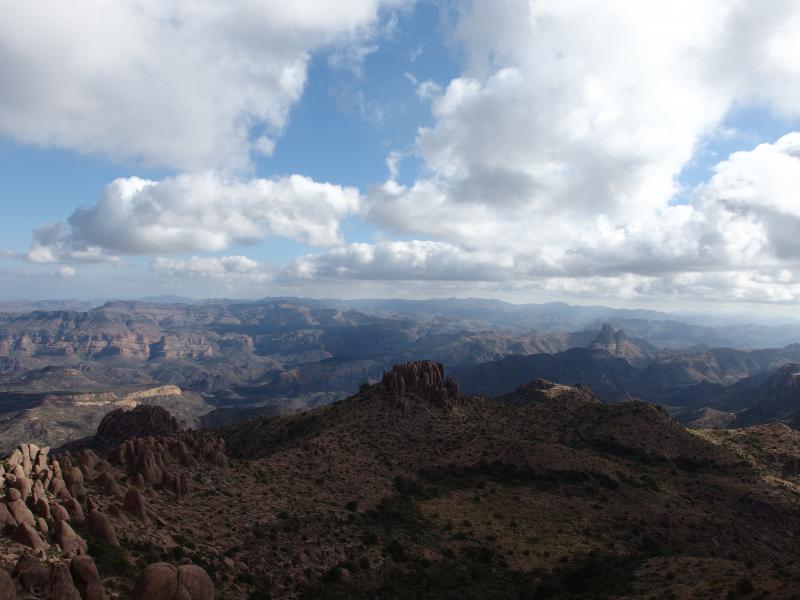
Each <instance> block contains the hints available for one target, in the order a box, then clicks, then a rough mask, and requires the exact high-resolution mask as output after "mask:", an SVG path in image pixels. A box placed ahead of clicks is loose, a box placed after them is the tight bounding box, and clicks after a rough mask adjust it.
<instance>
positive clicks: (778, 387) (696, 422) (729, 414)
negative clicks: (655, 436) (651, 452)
mask: <svg viewBox="0 0 800 600" xmlns="http://www.w3.org/2000/svg"><path fill="white" fill-rule="evenodd" d="M708 403H709V406H708V407H704V408H702V409H700V410H698V411H690V412H687V413H686V414H684V415H682V419H683V420H684V421H687V422H689V423H690V424H691V425H692V426H693V427H747V426H750V425H761V424H766V423H773V422H782V423H788V424H790V425H793V426H798V425H800V364H797V363H790V364H787V365H784V366H782V367H779V368H777V369H775V370H774V371H770V372H768V373H763V374H759V375H756V376H753V377H747V378H745V379H742V380H741V381H738V382H737V383H735V384H733V385H731V386H727V387H725V388H723V389H721V390H718V391H717V392H716V393H714V394H713V395H711V396H710V397H709V398H708ZM709 414H712V415H716V416H717V418H716V419H710V420H709V419H708V418H707V415H709Z"/></svg>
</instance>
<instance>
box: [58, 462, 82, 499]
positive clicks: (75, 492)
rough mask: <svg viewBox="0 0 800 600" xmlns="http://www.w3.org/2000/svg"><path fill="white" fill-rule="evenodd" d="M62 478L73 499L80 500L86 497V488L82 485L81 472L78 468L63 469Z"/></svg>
mask: <svg viewBox="0 0 800 600" xmlns="http://www.w3.org/2000/svg"><path fill="white" fill-rule="evenodd" d="M63 477H64V483H66V484H67V489H68V490H69V493H70V494H72V496H73V497H74V498H82V497H83V496H85V495H86V488H85V486H84V483H83V471H81V470H80V469H79V468H78V467H72V468H70V469H65V470H64V475H63Z"/></svg>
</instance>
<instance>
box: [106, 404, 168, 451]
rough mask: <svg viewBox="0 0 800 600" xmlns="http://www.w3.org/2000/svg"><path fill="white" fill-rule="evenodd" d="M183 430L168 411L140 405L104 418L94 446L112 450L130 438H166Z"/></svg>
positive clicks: (119, 410)
mask: <svg viewBox="0 0 800 600" xmlns="http://www.w3.org/2000/svg"><path fill="white" fill-rule="evenodd" d="M182 429H183V428H182V427H181V425H180V423H179V422H178V420H177V419H176V418H175V417H173V416H172V415H171V414H170V413H169V411H168V410H166V409H164V408H161V407H160V406H152V405H148V404H140V405H139V406H137V407H136V408H134V409H133V410H128V411H126V410H123V409H121V408H118V409H116V410H114V411H111V412H110V413H108V414H107V415H106V416H105V417H103V420H102V421H101V422H100V426H99V427H98V428H97V434H96V435H95V437H94V440H93V442H92V445H93V446H96V447H97V448H101V449H102V448H112V447H114V446H116V445H118V444H120V443H121V442H124V441H125V440H127V439H130V438H135V437H138V438H144V437H149V436H154V437H158V436H165V435H170V434H173V433H178V432H179V431H181V430H182Z"/></svg>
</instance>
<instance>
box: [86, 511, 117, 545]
mask: <svg viewBox="0 0 800 600" xmlns="http://www.w3.org/2000/svg"><path fill="white" fill-rule="evenodd" d="M87 524H88V526H89V533H91V534H92V536H94V537H95V538H97V539H98V540H100V541H102V542H105V543H106V544H110V545H112V546H119V540H118V539H117V534H116V532H115V531H114V526H113V525H112V524H111V521H110V520H109V518H108V517H107V516H106V515H104V514H103V513H102V512H100V511H99V510H90V511H89V518H88V519H87Z"/></svg>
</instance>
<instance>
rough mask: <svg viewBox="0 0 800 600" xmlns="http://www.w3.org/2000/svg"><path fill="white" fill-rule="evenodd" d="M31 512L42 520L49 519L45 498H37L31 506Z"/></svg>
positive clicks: (48, 507)
mask: <svg viewBox="0 0 800 600" xmlns="http://www.w3.org/2000/svg"><path fill="white" fill-rule="evenodd" d="M33 512H34V513H36V515H37V516H39V517H42V518H44V519H49V518H50V503H49V502H48V501H47V500H46V499H45V498H38V499H37V500H36V502H35V503H34V505H33Z"/></svg>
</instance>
